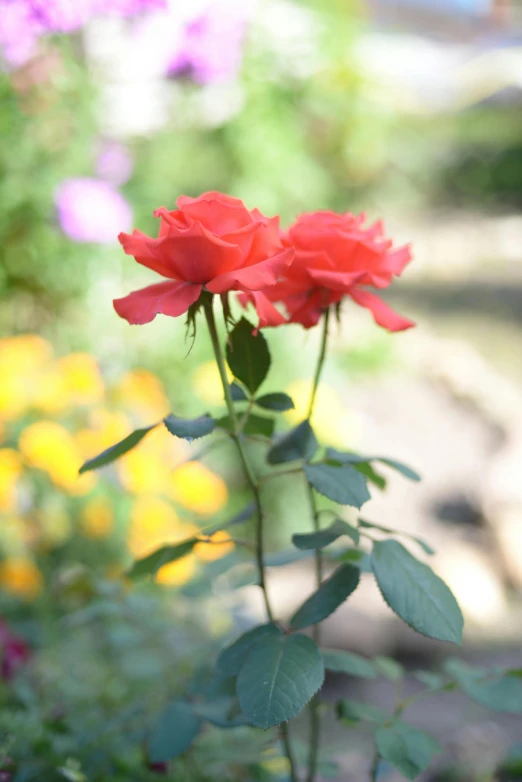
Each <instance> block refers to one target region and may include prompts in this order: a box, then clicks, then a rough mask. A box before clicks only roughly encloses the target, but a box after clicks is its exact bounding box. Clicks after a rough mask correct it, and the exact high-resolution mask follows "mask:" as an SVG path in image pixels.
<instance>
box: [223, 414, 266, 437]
mask: <svg viewBox="0 0 522 782" xmlns="http://www.w3.org/2000/svg"><path fill="white" fill-rule="evenodd" d="M216 425H217V426H218V427H220V428H221V429H226V430H227V431H228V432H232V431H233V430H234V426H233V424H232V421H231V419H230V416H228V415H225V416H223V418H218V420H217V421H216ZM274 429H275V421H274V419H273V418H267V417H266V416H264V415H254V414H253V413H250V415H249V416H248V418H247V420H246V421H245V423H244V424H243V433H244V434H260V435H263V437H271V436H272V434H273V432H274Z"/></svg>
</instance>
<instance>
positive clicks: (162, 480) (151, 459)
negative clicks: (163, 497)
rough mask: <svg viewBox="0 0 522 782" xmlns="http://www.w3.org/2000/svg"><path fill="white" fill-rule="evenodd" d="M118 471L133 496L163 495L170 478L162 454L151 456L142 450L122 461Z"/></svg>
mask: <svg viewBox="0 0 522 782" xmlns="http://www.w3.org/2000/svg"><path fill="white" fill-rule="evenodd" d="M117 470H118V474H119V476H120V480H121V482H122V484H123V486H124V487H125V488H126V489H128V490H129V491H131V492H133V494H154V493H157V494H161V493H162V492H163V489H164V488H165V486H166V484H167V480H168V476H169V471H168V469H167V465H166V464H165V461H164V460H163V459H162V458H161V454H151V453H148V451H143V450H141V449H140V448H136V449H135V450H134V451H130V452H129V453H128V454H127V455H126V456H125V457H124V458H123V459H121V460H120V461H119V462H118V465H117Z"/></svg>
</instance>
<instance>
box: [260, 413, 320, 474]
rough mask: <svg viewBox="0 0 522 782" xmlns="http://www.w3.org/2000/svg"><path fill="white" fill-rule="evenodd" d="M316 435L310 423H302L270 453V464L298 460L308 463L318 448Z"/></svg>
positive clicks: (281, 439) (284, 436)
mask: <svg viewBox="0 0 522 782" xmlns="http://www.w3.org/2000/svg"><path fill="white" fill-rule="evenodd" d="M318 447H319V446H318V443H317V440H316V439H315V434H314V431H313V429H312V427H311V426H310V422H309V421H302V423H300V424H298V425H297V426H296V427H294V428H293V429H290V431H289V432H286V434H284V435H283V436H282V437H280V438H279V440H278V441H277V442H276V443H275V444H274V445H273V446H272V448H271V449H270V450H269V451H268V455H267V459H268V463H269V464H282V463H283V462H293V461H295V460H296V459H304V460H305V461H308V459H311V458H312V456H313V455H314V454H315V452H316V451H317V448H318Z"/></svg>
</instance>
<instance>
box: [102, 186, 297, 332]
mask: <svg viewBox="0 0 522 782" xmlns="http://www.w3.org/2000/svg"><path fill="white" fill-rule="evenodd" d="M176 203H177V206H178V209H177V210H175V211H173V212H169V211H168V210H167V209H166V208H165V207H160V208H159V209H157V210H156V211H155V212H154V215H155V217H159V218H160V220H161V224H160V229H159V237H158V238H157V239H152V238H151V237H150V236H146V235H145V234H143V233H141V232H140V231H134V232H133V233H132V234H131V235H129V234H120V236H119V237H118V238H119V240H120V242H121V244H122V246H123V249H124V251H125V252H126V253H127V255H133V256H134V258H135V259H136V260H137V261H138V263H141V264H142V265H143V266H147V267H148V268H149V269H152V270H153V271H155V272H157V273H158V274H161V276H162V277H165V278H166V280H167V281H166V282H160V283H157V284H155V285H150V286H149V287H148V288H143V289H142V290H138V291H135V292H134V293H131V294H130V295H129V296H125V297H124V298H122V299H115V301H114V309H115V310H116V312H117V313H118V315H120V317H122V318H125V320H127V321H128V322H129V323H131V324H142V323H149V322H150V321H151V320H154V318H155V317H156V315H158V314H159V313H162V314H163V315H170V316H171V317H178V316H179V315H183V313H184V312H187V310H188V308H189V307H190V305H191V304H194V302H196V301H197V299H198V298H199V296H200V294H201V292H202V291H203V289H205V290H207V291H210V292H211V293H220V294H221V293H227V292H228V291H243V292H246V293H252V292H256V291H260V290H263V289H265V288H267V286H271V285H274V284H275V283H276V282H277V280H278V279H279V278H280V276H281V274H282V273H283V272H284V271H285V269H286V268H287V267H288V266H289V264H290V263H291V262H292V260H293V257H294V251H293V249H292V248H291V247H287V248H285V247H283V245H282V242H281V236H280V231H279V218H278V217H271V218H268V217H265V216H264V215H262V214H261V212H259V211H258V210H257V209H253V210H249V209H247V208H246V206H245V205H244V204H243V202H242V201H240V200H239V199H238V198H232V197H231V196H228V195H223V194H222V193H216V192H209V193H203V195H200V196H199V197H198V198H190V197H188V196H180V198H178V200H177V202H176ZM277 315H279V322H280V323H282V322H284V318H283V317H282V316H281V315H280V314H279V313H276V315H275V316H274V320H277Z"/></svg>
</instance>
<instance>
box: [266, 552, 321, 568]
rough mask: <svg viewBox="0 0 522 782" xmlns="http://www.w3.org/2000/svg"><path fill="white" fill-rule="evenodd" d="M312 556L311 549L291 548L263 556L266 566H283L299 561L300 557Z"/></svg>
mask: <svg viewBox="0 0 522 782" xmlns="http://www.w3.org/2000/svg"><path fill="white" fill-rule="evenodd" d="M311 556H312V552H311V550H308V551H296V550H295V549H293V548H291V549H283V550H282V551H273V552H271V553H270V554H265V556H264V557H263V562H264V564H265V567H283V566H284V565H290V564H291V563H292V562H298V561H299V560H300V559H306V558H307V557H311Z"/></svg>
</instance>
